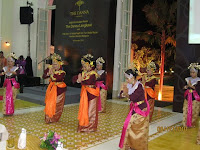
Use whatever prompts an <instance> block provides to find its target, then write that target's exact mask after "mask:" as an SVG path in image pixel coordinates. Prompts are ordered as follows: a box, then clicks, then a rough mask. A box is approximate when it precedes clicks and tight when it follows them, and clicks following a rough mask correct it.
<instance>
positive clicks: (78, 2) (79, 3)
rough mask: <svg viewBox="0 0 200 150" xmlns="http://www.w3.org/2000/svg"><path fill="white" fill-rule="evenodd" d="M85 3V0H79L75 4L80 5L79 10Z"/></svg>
mask: <svg viewBox="0 0 200 150" xmlns="http://www.w3.org/2000/svg"><path fill="white" fill-rule="evenodd" d="M83 4H85V2H84V1H83V0H78V1H77V2H76V3H75V5H77V6H78V8H79V11H80V10H81V6H82V5H83Z"/></svg>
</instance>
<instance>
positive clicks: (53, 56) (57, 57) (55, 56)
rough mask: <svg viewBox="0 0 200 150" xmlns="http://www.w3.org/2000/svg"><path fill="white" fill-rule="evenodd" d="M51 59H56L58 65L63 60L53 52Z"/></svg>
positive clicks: (61, 63)
mask: <svg viewBox="0 0 200 150" xmlns="http://www.w3.org/2000/svg"><path fill="white" fill-rule="evenodd" d="M50 59H51V60H53V61H58V62H59V64H60V65H63V64H64V63H63V61H62V58H61V56H60V55H58V54H56V53H53V54H52V55H51V57H50Z"/></svg>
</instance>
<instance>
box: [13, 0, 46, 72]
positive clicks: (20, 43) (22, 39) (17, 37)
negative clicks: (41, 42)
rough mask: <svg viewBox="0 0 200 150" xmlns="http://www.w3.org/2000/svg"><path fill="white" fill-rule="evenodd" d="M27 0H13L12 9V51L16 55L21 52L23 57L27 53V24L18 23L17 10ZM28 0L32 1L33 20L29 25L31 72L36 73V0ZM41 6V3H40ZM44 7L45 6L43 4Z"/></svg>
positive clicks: (24, 4)
mask: <svg viewBox="0 0 200 150" xmlns="http://www.w3.org/2000/svg"><path fill="white" fill-rule="evenodd" d="M39 1H40V0H39ZM26 2H27V0H17V1H16V0H15V1H14V11H13V16H14V18H13V22H14V24H13V46H12V51H13V52H15V53H16V55H17V56H19V55H21V54H23V55H24V57H27V55H28V25H22V24H20V19H19V18H20V16H19V10H20V7H21V6H26ZM29 2H32V3H33V6H32V8H33V12H34V15H33V18H34V22H33V23H32V24H31V25H30V28H31V31H30V36H31V45H30V51H31V58H32V62H33V73H34V75H36V74H35V73H36V69H37V64H36V62H37V58H36V47H37V11H38V4H40V3H38V0H37V1H36V0H29ZM40 6H41V4H40ZM43 7H45V6H43Z"/></svg>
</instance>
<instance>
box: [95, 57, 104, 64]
mask: <svg viewBox="0 0 200 150" xmlns="http://www.w3.org/2000/svg"><path fill="white" fill-rule="evenodd" d="M96 63H97V64H104V63H105V60H104V59H103V58H102V57H99V58H98V59H97V60H96Z"/></svg>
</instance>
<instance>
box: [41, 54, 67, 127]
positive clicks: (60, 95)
mask: <svg viewBox="0 0 200 150" xmlns="http://www.w3.org/2000/svg"><path fill="white" fill-rule="evenodd" d="M51 59H52V63H53V64H52V65H50V66H49V67H48V68H47V69H46V70H45V71H44V74H43V78H44V79H46V78H50V83H49V86H48V88H47V91H46V97H45V104H46V106H45V110H44V112H45V122H46V123H52V122H58V121H59V119H60V117H61V115H62V112H63V107H64V104H65V92H66V87H67V86H66V84H65V83H64V82H63V81H64V77H65V74H66V73H65V71H63V70H62V64H63V63H62V60H61V57H60V56H59V55H58V54H55V53H54V54H53V55H51Z"/></svg>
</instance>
